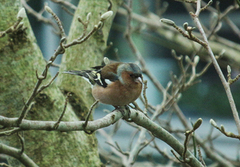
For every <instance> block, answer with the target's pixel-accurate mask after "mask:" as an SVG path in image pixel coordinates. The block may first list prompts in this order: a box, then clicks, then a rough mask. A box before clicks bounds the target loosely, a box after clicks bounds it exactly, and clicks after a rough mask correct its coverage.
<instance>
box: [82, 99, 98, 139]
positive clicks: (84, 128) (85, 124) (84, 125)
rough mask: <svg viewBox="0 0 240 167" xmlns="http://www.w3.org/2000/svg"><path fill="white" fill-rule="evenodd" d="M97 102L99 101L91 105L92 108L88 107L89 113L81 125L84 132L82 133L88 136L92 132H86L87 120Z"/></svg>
mask: <svg viewBox="0 0 240 167" xmlns="http://www.w3.org/2000/svg"><path fill="white" fill-rule="evenodd" d="M98 102H99V101H95V102H94V103H93V104H92V106H91V107H90V110H89V112H88V114H87V117H86V120H85V123H84V124H83V130H84V132H85V133H87V134H89V135H90V134H92V133H93V132H94V131H90V132H88V131H87V130H86V127H87V124H88V120H89V118H90V115H91V113H92V110H93V107H95V106H96V105H97V104H98Z"/></svg>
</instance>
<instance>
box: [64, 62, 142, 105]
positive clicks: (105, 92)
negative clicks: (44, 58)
mask: <svg viewBox="0 0 240 167" xmlns="http://www.w3.org/2000/svg"><path fill="white" fill-rule="evenodd" d="M107 60H108V59H107ZM107 62H108V64H105V65H103V66H96V67H92V69H93V70H81V71H66V72H64V73H68V74H73V75H79V76H82V77H84V78H85V79H87V80H88V81H89V82H90V83H91V84H92V95H93V97H94V98H95V100H97V101H99V102H101V103H104V104H109V105H113V106H114V107H116V108H117V107H119V106H125V105H128V104H129V103H132V102H134V101H135V100H136V99H137V98H138V97H139V96H140V94H141V91H142V71H141V69H140V68H139V66H138V65H136V64H134V63H121V62H113V63H110V62H109V60H108V61H107Z"/></svg>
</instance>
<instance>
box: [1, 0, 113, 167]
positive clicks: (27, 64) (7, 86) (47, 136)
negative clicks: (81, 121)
mask: <svg viewBox="0 0 240 167" xmlns="http://www.w3.org/2000/svg"><path fill="white" fill-rule="evenodd" d="M116 6H117V5H116V2H113V9H114V10H115V11H114V13H116ZM20 8H21V4H20V2H19V1H17V0H15V1H13V0H12V1H4V2H1V5H0V9H1V14H0V20H1V22H0V31H4V30H6V29H7V28H9V27H10V26H11V25H13V24H14V23H15V22H16V21H17V19H16V16H17V13H18V11H19V9H20ZM107 8H108V2H107V1H87V0H85V1H81V3H80V4H79V6H78V10H77V11H76V14H75V16H74V19H73V23H72V26H71V27H72V28H71V30H70V31H71V32H70V35H69V38H68V41H71V40H72V39H74V38H76V37H78V36H79V34H81V33H82V29H81V28H79V27H80V26H81V24H80V23H78V22H77V19H76V18H77V17H78V16H80V17H81V18H82V19H83V20H84V19H85V16H86V14H87V13H88V12H92V17H91V20H90V22H91V23H95V24H96V23H97V22H96V20H98V19H99V13H104V12H106V11H107ZM94 21H95V22H94ZM23 22H24V27H27V29H26V30H24V31H23V30H22V29H21V30H20V31H18V33H15V34H8V35H6V36H5V37H3V38H0V64H1V65H0V80H1V84H0V115H3V116H6V117H19V115H20V113H21V110H22V108H23V106H24V102H26V100H27V99H28V98H29V96H30V94H31V92H32V90H33V88H34V86H35V83H36V82H37V78H36V71H37V72H38V73H39V75H40V74H41V72H42V71H43V70H44V68H45V65H46V63H45V61H44V59H43V56H42V54H41V51H40V49H39V47H38V46H37V43H36V39H35V37H34V34H33V32H32V29H31V26H30V24H29V22H28V19H27V18H24V20H23ZM111 22H112V19H110V20H108V24H107V23H106V24H105V25H104V28H103V29H102V32H103V33H102V34H103V36H100V37H101V38H100V39H99V36H98V38H97V35H94V37H92V38H91V39H90V40H88V41H87V42H86V43H83V44H82V45H77V46H74V47H71V48H69V49H68V50H67V52H66V56H64V57H65V58H64V59H65V61H64V64H63V66H62V67H63V69H70V67H69V66H71V67H74V69H75V68H76V69H84V68H85V67H87V66H92V65H97V64H98V63H100V60H101V59H102V55H101V53H102V50H104V48H105V45H106V39H107V36H108V31H109V29H110V25H111V24H110V23H111ZM91 25H92V24H91ZM91 25H89V27H92V26H91ZM79 48H81V49H80V50H81V51H78V50H79ZM70 55H71V56H70ZM75 62H78V63H77V64H74V63H75ZM73 64H74V66H73ZM83 64H84V66H83ZM65 77H66V78H65ZM71 78H72V79H73V81H74V82H72V81H71V80H66V79H71ZM50 79H51V76H50V75H48V77H47V79H46V80H45V81H44V83H43V85H45V84H47V83H48V82H49V81H50ZM61 82H62V83H61ZM67 82H69V84H70V85H69V84H68V83H67ZM72 83H73V84H72ZM59 84H60V86H61V87H62V88H64V90H65V91H72V92H74V93H75V94H76V96H77V97H78V96H79V97H80V99H82V100H79V101H75V104H76V105H72V107H71V106H70V105H68V106H67V109H66V113H65V115H64V118H63V120H65V121H77V120H78V119H77V117H76V115H75V113H74V111H77V112H79V111H80V112H79V113H81V114H82V113H83V112H84V113H86V112H87V111H88V107H89V106H90V104H91V103H92V98H90V97H91V95H90V93H89V91H88V92H81V90H84V88H85V85H86V84H84V83H82V82H80V80H79V78H74V77H70V76H67V75H66V76H63V75H62V74H60V75H59ZM66 87H69V88H70V89H66ZM76 88H78V89H76ZM75 90H76V91H75ZM83 95H84V96H83ZM76 96H73V97H76ZM72 100H73V99H72ZM64 102H65V98H64V96H63V95H62V93H61V92H60V90H59V88H58V87H57V86H56V85H55V84H52V85H51V86H50V87H48V88H47V89H45V90H44V91H43V92H41V93H40V94H39V95H38V96H37V97H35V99H34V104H33V106H32V108H31V110H30V111H29V112H28V115H27V116H26V119H30V120H52V121H57V119H58V118H59V116H60V115H61V113H62V111H63V107H64ZM75 106H79V107H80V110H79V108H75ZM81 114H80V115H81ZM4 130H6V129H4ZM20 134H21V135H22V136H23V137H24V139H25V145H24V146H25V149H24V150H25V151H24V153H26V154H27V155H28V156H29V157H30V158H31V159H32V160H33V161H34V162H35V163H36V164H38V165H39V166H100V165H101V162H100V160H99V156H98V149H97V140H96V138H95V136H94V135H86V134H85V133H84V132H67V133H66V132H49V131H26V132H21V133H20ZM0 142H1V143H5V144H7V145H9V146H14V147H16V148H21V144H20V141H19V138H18V137H17V135H16V134H13V135H11V136H6V137H1V138H0ZM0 154H1V150H0ZM8 162H9V164H10V165H11V166H19V162H18V161H16V160H15V159H13V158H11V157H8Z"/></svg>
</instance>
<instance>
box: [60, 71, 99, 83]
mask: <svg viewBox="0 0 240 167" xmlns="http://www.w3.org/2000/svg"><path fill="white" fill-rule="evenodd" d="M63 73H64V74H72V75H78V76H81V77H83V78H84V79H85V80H87V81H88V82H89V83H90V84H92V85H94V84H95V78H96V74H95V73H96V72H94V71H92V70H82V71H75V70H71V71H64V72H63Z"/></svg>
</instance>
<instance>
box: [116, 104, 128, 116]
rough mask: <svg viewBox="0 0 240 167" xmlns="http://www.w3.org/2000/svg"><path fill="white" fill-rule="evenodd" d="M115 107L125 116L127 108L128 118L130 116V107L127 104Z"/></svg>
mask: <svg viewBox="0 0 240 167" xmlns="http://www.w3.org/2000/svg"><path fill="white" fill-rule="evenodd" d="M114 107H115V110H118V111H120V112H121V113H122V116H123V117H124V116H125V110H126V111H127V112H128V118H127V119H129V118H130V109H129V107H128V105H125V106H114Z"/></svg>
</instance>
